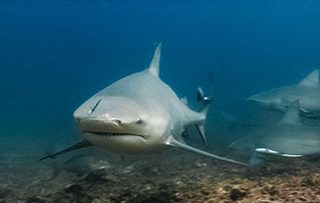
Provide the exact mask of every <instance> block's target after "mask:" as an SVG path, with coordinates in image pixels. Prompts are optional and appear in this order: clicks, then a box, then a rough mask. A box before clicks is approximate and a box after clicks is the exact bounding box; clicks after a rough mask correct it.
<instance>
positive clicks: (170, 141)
mask: <svg viewBox="0 0 320 203" xmlns="http://www.w3.org/2000/svg"><path fill="white" fill-rule="evenodd" d="M166 144H168V145H171V146H174V147H179V148H183V149H186V150H189V151H193V152H196V153H198V154H202V155H205V156H209V157H212V158H214V159H219V160H222V161H227V162H230V163H234V164H238V165H242V166H248V165H247V164H245V163H242V162H238V161H235V160H233V159H229V158H225V157H221V156H218V155H215V154H212V153H209V152H206V151H203V150H200V149H197V148H194V147H192V146H189V145H187V144H185V143H182V142H180V141H178V140H176V139H175V138H174V137H172V136H170V137H169V139H168V140H167V142H166Z"/></svg>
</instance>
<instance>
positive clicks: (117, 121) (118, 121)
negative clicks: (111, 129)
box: [113, 119, 121, 124]
mask: <svg viewBox="0 0 320 203" xmlns="http://www.w3.org/2000/svg"><path fill="white" fill-rule="evenodd" d="M113 121H114V122H116V123H117V124H121V121H120V120H119V119H114V120H113Z"/></svg>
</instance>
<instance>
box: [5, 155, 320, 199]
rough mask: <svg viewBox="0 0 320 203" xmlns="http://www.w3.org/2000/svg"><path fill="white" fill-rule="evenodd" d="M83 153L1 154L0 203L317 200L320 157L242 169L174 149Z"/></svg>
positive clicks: (318, 196) (319, 195) (319, 194)
mask: <svg viewBox="0 0 320 203" xmlns="http://www.w3.org/2000/svg"><path fill="white" fill-rule="evenodd" d="M88 153H89V152H88V151H86V152H84V154H82V155H77V156H74V155H73V157H72V158H71V157H63V158H58V160H48V161H44V162H38V161H37V158H39V157H38V156H28V155H26V154H23V153H14V152H12V151H11V152H10V151H7V152H4V153H2V155H1V157H0V173H1V176H0V202H1V203H5V202H15V203H20V202H21V203H22V202H28V203H31V202H32V203H41V202H61V203H63V202H77V203H81V202H86V203H87V202H94V203H102V202H105V203H107V202H119V203H120V202H122V203H124V202H130V203H134V202H148V203H151V202H152V203H155V202H166V203H167V202H190V203H191V202H192V203H195V202H201V203H203V202H250V203H253V202H317V203H318V202H320V162H319V161H318V162H316V161H313V162H306V161H299V162H295V163H291V164H272V165H270V164H266V165H262V166H258V167H254V168H246V167H241V166H236V165H233V164H229V163H224V162H221V161H215V160H212V159H210V158H207V157H203V156H200V155H196V154H192V153H187V152H184V151H178V150H174V151H167V152H164V153H162V154H160V155H153V156H147V157H139V159H138V160H132V159H131V158H130V159H129V160H127V158H126V157H125V158H124V159H123V160H120V159H119V160H113V161H112V163H110V157H109V158H108V157H106V156H105V155H101V154H98V155H96V154H92V153H91V155H90V156H88ZM35 154H36V153H35ZM8 157H10V158H8Z"/></svg>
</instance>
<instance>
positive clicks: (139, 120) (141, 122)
mask: <svg viewBox="0 0 320 203" xmlns="http://www.w3.org/2000/svg"><path fill="white" fill-rule="evenodd" d="M136 123H137V124H143V123H144V122H143V120H142V119H141V118H139V119H138V120H137V122H136Z"/></svg>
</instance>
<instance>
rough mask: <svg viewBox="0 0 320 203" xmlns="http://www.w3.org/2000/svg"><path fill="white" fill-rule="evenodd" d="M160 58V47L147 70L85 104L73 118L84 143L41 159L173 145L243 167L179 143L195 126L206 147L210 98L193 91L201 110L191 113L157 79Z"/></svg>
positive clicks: (153, 149) (135, 151)
mask: <svg viewBox="0 0 320 203" xmlns="http://www.w3.org/2000/svg"><path fill="white" fill-rule="evenodd" d="M160 55H161V43H160V44H159V45H158V47H157V48H156V50H155V52H154V56H153V58H152V61H151V63H150V65H149V67H148V68H147V69H145V70H143V71H141V72H138V73H134V74H131V75H128V76H126V77H124V78H122V79H120V80H118V81H116V82H115V83H113V84H111V85H110V86H108V87H106V88H105V89H103V90H101V91H100V92H98V93H97V94H95V95H94V96H92V97H91V98H89V99H88V100H87V101H85V102H84V103H83V104H82V105H81V106H80V107H79V108H78V109H77V110H76V111H75V112H74V114H73V116H74V119H75V122H76V124H77V125H78V127H79V129H80V130H81V132H82V134H83V135H84V139H83V140H82V141H81V142H79V143H77V144H75V145H73V146H71V147H69V148H66V149H64V150H62V151H59V152H57V153H54V154H51V155H48V156H45V157H43V158H42V159H41V160H43V159H47V158H54V157H55V156H57V155H59V154H63V153H66V152H69V151H73V150H77V149H80V148H85V147H90V146H97V147H100V148H103V149H105V150H108V151H112V152H117V153H121V154H139V153H140V154H144V153H152V152H159V151H162V150H164V149H166V148H168V147H177V148H183V149H186V150H189V151H193V152H196V153H199V154H202V155H206V156H209V157H212V158H215V159H219V160H223V161H227V162H231V163H235V164H240V165H246V164H243V163H241V162H238V161H235V160H232V159H229V158H225V157H221V156H218V155H216V154H212V153H209V152H206V151H203V150H200V149H198V148H195V147H192V146H190V145H188V144H186V143H185V142H184V141H183V138H182V134H183V133H184V132H185V131H187V130H188V128H190V127H196V129H197V130H198V133H199V134H200V136H201V138H202V140H203V141H204V142H205V143H206V137H205V135H204V124H205V120H206V114H207V111H208V108H209V106H210V100H209V99H208V97H206V96H204V94H203V92H202V90H201V89H198V100H199V101H200V102H201V103H202V106H203V107H202V109H201V110H200V111H199V112H197V111H193V110H191V109H190V108H189V107H188V106H187V105H186V103H185V101H181V100H180V99H179V98H178V97H177V95H176V93H175V92H174V91H173V90H172V89H171V88H170V87H169V86H168V85H167V84H166V83H164V82H163V81H162V80H161V79H160V78H159V72H160V70H159V64H160Z"/></svg>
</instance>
